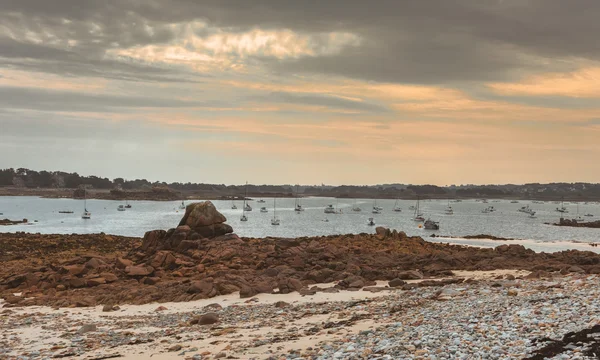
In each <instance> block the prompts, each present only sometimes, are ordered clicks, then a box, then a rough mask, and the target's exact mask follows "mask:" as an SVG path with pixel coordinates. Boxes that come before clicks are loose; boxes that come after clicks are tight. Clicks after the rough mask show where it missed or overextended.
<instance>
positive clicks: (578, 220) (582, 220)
mask: <svg viewBox="0 0 600 360" xmlns="http://www.w3.org/2000/svg"><path fill="white" fill-rule="evenodd" d="M575 221H577V222H578V223H582V222H585V219H584V218H583V217H581V215H579V203H577V217H576V218H575Z"/></svg>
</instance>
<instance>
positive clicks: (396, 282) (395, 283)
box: [388, 278, 406, 287]
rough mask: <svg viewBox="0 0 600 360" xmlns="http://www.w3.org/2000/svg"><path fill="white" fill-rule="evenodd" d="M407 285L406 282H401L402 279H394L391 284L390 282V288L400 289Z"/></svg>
mask: <svg viewBox="0 0 600 360" xmlns="http://www.w3.org/2000/svg"><path fill="white" fill-rule="evenodd" d="M405 284H406V281H404V280H401V279H397V278H396V279H394V280H392V281H390V282H388V285H389V287H400V286H402V285H405Z"/></svg>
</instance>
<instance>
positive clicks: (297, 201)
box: [294, 185, 304, 212]
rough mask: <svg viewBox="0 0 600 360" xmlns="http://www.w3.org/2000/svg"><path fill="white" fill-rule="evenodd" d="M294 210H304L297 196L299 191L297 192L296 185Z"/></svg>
mask: <svg viewBox="0 0 600 360" xmlns="http://www.w3.org/2000/svg"><path fill="white" fill-rule="evenodd" d="M294 211H295V212H301V211H304V208H303V207H302V205H300V198H299V192H298V185H296V203H295V205H294Z"/></svg>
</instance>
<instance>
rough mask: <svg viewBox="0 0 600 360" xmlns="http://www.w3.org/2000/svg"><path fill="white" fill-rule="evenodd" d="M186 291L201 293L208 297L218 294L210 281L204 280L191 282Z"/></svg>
mask: <svg viewBox="0 0 600 360" xmlns="http://www.w3.org/2000/svg"><path fill="white" fill-rule="evenodd" d="M187 292H188V293H190V294H201V295H203V296H205V297H209V298H210V297H213V296H216V295H217V294H218V292H217V290H216V289H215V285H214V284H213V283H212V281H206V280H201V281H194V282H192V284H191V285H190V287H189V288H188V290H187Z"/></svg>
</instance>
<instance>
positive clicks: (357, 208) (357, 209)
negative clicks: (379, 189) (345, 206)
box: [352, 199, 361, 212]
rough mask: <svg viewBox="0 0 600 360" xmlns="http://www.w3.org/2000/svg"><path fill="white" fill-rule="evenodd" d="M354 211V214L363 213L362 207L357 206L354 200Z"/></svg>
mask: <svg viewBox="0 0 600 360" xmlns="http://www.w3.org/2000/svg"><path fill="white" fill-rule="evenodd" d="M352 211H354V212H360V211H361V209H360V207H359V206H358V205H357V204H356V199H354V206H353V207H352Z"/></svg>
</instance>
